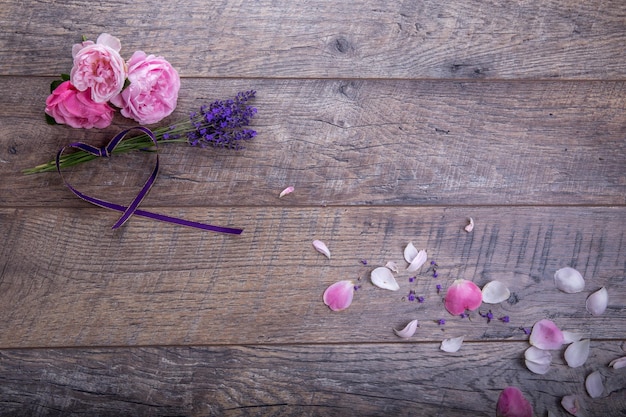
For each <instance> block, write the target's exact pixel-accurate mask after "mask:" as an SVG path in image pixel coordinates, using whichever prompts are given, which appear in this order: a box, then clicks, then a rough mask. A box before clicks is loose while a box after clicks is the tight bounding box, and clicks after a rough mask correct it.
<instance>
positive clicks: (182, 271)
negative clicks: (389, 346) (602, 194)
mask: <svg viewBox="0 0 626 417" xmlns="http://www.w3.org/2000/svg"><path fill="white" fill-rule="evenodd" d="M0 213H1V218H0V220H1V222H2V224H3V225H4V227H3V228H2V229H0V230H2V233H3V234H2V235H0V240H2V241H4V242H11V243H12V244H11V245H9V246H5V247H4V248H3V249H2V250H1V251H0V259H2V261H3V262H2V264H1V265H2V267H1V268H0V305H2V310H3V312H4V313H3V320H2V321H1V322H0V347H3V348H11V347H52V346H125V345H186V344H236V345H239V344H254V343H270V344H273V343H294V342H296V341H297V342H298V343H327V342H333V343H356V342H394V341H395V342H398V341H399V340H398V339H397V338H396V336H395V335H394V334H393V332H392V328H394V327H395V328H400V327H402V326H404V325H405V324H406V323H407V322H408V321H410V320H412V319H415V318H417V319H419V320H420V322H421V327H420V330H419V332H418V335H417V336H416V338H415V339H414V340H415V341H440V340H442V339H443V338H445V337H451V336H459V335H461V334H464V335H466V337H467V340H481V341H489V340H493V341H495V340H503V339H505V340H522V339H525V338H526V336H525V334H524V332H523V331H522V330H520V327H531V326H532V325H533V324H534V323H535V322H536V321H537V320H540V319H543V318H550V319H552V320H554V321H555V322H557V323H558V324H559V326H561V327H562V328H564V329H567V330H572V331H581V332H583V333H584V334H586V335H588V336H589V337H592V338H593V339H596V340H599V339H622V338H623V337H624V334H626V327H625V326H626V320H625V319H626V309H625V306H624V300H626V287H625V286H624V283H625V277H624V270H625V265H626V251H625V248H626V245H625V244H624V242H625V240H626V236H624V228H623V223H624V219H626V209H625V208H623V207H619V208H617V207H615V208H563V207H538V208H534V207H529V208H513V207H510V208H507V209H506V210H505V211H503V209H502V208H497V207H496V208H478V207H473V208H472V207H444V208H419V207H413V208H409V207H396V208H393V209H390V208H387V207H383V208H376V207H372V208H365V207H358V208H351V207H328V208H317V209H305V208H297V209H293V208H283V209H280V208H276V209H269V208H259V209H252V208H246V209H212V208H199V209H184V210H183V209H178V210H174V211H169V212H166V213H164V214H172V215H177V216H182V217H184V218H187V219H190V220H197V221H205V222H211V223H213V224H219V225H230V226H240V227H243V228H245V231H244V233H243V234H242V235H240V236H236V237H233V236H223V235H218V234H211V233H206V232H198V231H195V230H193V229H185V228H182V227H176V226H170V225H163V224H159V223H155V222H152V221H148V220H141V219H133V220H132V221H131V222H130V223H129V224H128V225H127V226H125V227H124V229H122V230H119V231H111V230H110V229H109V227H110V225H111V224H113V223H114V221H115V219H116V217H115V214H111V213H108V212H106V211H104V210H102V209H98V208H93V209H55V210H52V209H45V208H44V209H13V210H2V211H1V212H0ZM390 213H393V215H391V214H390ZM467 216H472V217H473V218H474V220H475V223H476V227H475V229H474V231H473V232H472V233H466V232H465V231H464V230H463V227H464V226H465V224H466V218H467ZM313 239H321V240H323V241H325V242H326V243H327V245H328V246H329V248H330V250H331V254H332V256H331V259H330V260H328V259H326V258H325V257H324V256H322V255H321V254H319V253H317V252H316V251H315V250H314V249H313V247H312V245H311V242H312V240H313ZM409 241H413V242H414V244H415V245H416V246H417V247H419V248H424V249H427V250H428V253H429V255H430V259H433V260H436V262H437V263H438V264H439V269H438V274H439V277H438V278H437V279H434V278H433V277H432V272H431V271H428V270H427V268H423V270H422V271H421V272H420V274H419V275H418V280H417V282H415V283H413V284H411V283H409V277H410V276H411V275H412V274H409V273H407V272H402V273H400V274H399V275H398V280H399V282H400V285H401V290H400V291H398V292H391V291H384V290H381V289H378V288H376V287H374V286H373V285H371V284H370V283H369V273H370V271H371V270H372V269H373V268H375V267H376V266H381V265H384V264H385V263H387V262H388V261H395V262H398V263H399V264H400V265H401V266H402V265H406V264H405V262H404V260H403V255H402V253H403V249H404V246H405V245H406V244H407V243H408V242H409ZM361 259H366V260H367V261H368V265H363V264H362V263H361V262H360V260H361ZM564 266H572V267H575V268H577V269H579V270H580V272H581V273H582V274H583V275H584V276H585V277H586V279H587V284H586V288H585V291H583V292H581V293H578V294H565V293H561V292H559V291H558V290H556V289H555V286H554V281H553V275H554V272H555V271H556V270H557V269H559V268H561V267H564ZM359 278H360V281H359ZM457 278H465V279H470V280H472V281H474V282H476V284H478V285H480V286H482V285H484V284H485V283H487V282H488V281H491V280H494V279H497V280H501V281H503V282H505V283H507V285H508V286H509V287H510V289H511V291H512V293H513V295H512V297H511V298H510V299H509V300H508V302H504V303H502V304H501V305H494V306H488V305H484V306H483V307H482V308H481V311H482V312H483V313H486V312H487V310H488V309H492V311H493V314H494V315H495V317H496V318H499V317H502V316H504V315H508V316H510V317H511V322H510V323H508V324H505V323H502V322H500V321H498V320H494V321H493V322H491V323H487V322H486V320H485V319H483V318H481V317H480V316H479V315H478V314H477V313H473V314H472V317H471V319H469V320H468V319H461V318H459V317H452V316H450V315H449V314H448V313H447V312H446V311H445V309H444V307H443V304H442V302H441V299H442V296H443V294H437V290H436V284H438V283H439V284H442V286H443V288H444V289H445V288H447V286H448V285H450V283H451V282H452V281H453V280H455V279H457ZM341 279H352V280H354V282H355V284H357V285H358V284H361V285H362V288H361V289H360V290H358V291H357V293H356V296H355V301H354V303H353V305H352V306H351V307H350V308H349V309H348V310H347V311H344V312H340V313H332V312H330V311H329V310H328V308H327V307H326V306H325V305H324V304H323V303H322V300H321V297H322V293H323V291H324V289H325V288H326V287H327V286H329V285H330V284H332V283H334V282H335V281H338V280H341ZM603 286H604V287H606V288H607V289H608V291H609V294H610V305H609V308H608V310H607V312H606V313H605V314H604V315H602V316H599V317H593V316H590V315H589V313H587V312H586V310H585V300H586V297H587V296H588V295H589V294H590V293H591V292H592V291H595V290H597V289H599V288H601V287H603ZM411 289H413V290H415V291H416V292H417V294H418V295H421V296H423V297H424V298H425V302H424V303H417V302H409V301H406V296H407V295H408V293H409V291H410V290H411ZM440 318H445V319H447V321H448V322H447V324H446V325H445V326H443V327H442V326H439V325H438V324H437V321H438V319H440Z"/></svg>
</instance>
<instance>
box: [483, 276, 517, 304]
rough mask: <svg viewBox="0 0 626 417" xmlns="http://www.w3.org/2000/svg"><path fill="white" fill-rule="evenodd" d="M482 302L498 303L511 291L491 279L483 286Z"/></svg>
mask: <svg viewBox="0 0 626 417" xmlns="http://www.w3.org/2000/svg"><path fill="white" fill-rule="evenodd" d="M482 292H483V302H485V303H487V304H499V303H501V302H503V301H506V300H508V299H509V297H510V296H511V291H509V289H508V288H507V286H506V285H504V283H502V282H500V281H491V282H488V283H486V284H485V285H484V286H483V291H482Z"/></svg>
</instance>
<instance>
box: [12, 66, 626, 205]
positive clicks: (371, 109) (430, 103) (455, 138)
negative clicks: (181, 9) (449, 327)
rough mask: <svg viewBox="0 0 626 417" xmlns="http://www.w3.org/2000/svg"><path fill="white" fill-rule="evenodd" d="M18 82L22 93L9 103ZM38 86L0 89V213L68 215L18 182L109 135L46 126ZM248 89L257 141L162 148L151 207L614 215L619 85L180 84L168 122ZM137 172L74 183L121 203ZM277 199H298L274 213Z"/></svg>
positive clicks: (623, 170) (56, 188)
mask: <svg viewBox="0 0 626 417" xmlns="http://www.w3.org/2000/svg"><path fill="white" fill-rule="evenodd" d="M17 82H22V83H23V84H24V88H23V89H22V90H20V92H11V91H12V89H11V88H10V86H11V85H13V84H15V83H17ZM48 82H49V79H36V80H32V79H21V80H20V79H16V78H4V79H0V88H2V90H3V91H9V94H7V95H2V97H0V113H1V114H3V117H2V123H0V177H1V178H2V181H1V182H0V205H2V206H4V207H12V206H16V205H17V206H22V205H26V204H28V205H46V206H49V205H51V206H59V205H63V206H67V205H74V206H76V205H80V204H81V202H78V201H76V199H75V198H74V197H73V195H71V193H69V192H68V191H67V190H65V189H64V187H63V185H62V182H61V181H60V179H59V178H58V176H57V175H56V174H54V173H52V174H46V175H40V176H23V175H22V174H21V173H20V171H21V170H22V169H25V168H28V167H32V166H34V165H37V164H39V163H43V162H45V161H48V160H50V159H51V158H53V157H54V155H55V153H56V151H57V150H58V148H59V147H60V146H62V145H65V144H67V143H69V142H70V141H76V140H82V141H87V142H90V143H94V144H104V143H106V140H108V138H110V137H112V136H113V135H114V134H115V133H116V132H117V131H119V129H121V125H120V124H117V125H116V126H115V127H112V128H110V129H106V130H104V131H84V130H77V129H71V128H66V127H62V126H47V125H46V124H44V122H43V120H42V119H41V114H42V108H43V103H44V101H45V97H46V95H47V91H48V90H47V83H48ZM250 88H256V89H257V90H258V98H257V99H256V101H255V105H256V106H257V107H258V109H259V114H258V117H257V119H256V121H255V122H254V127H255V128H256V129H257V130H258V132H259V136H258V137H257V138H255V140H254V141H253V142H251V143H249V144H248V147H247V149H245V150H244V151H241V152H233V151H227V150H214V149H207V150H200V149H189V148H187V147H186V146H184V145H172V146H170V147H167V148H164V149H163V157H162V159H161V166H162V170H161V176H160V178H159V179H158V181H157V186H156V187H155V189H154V191H153V192H152V194H151V195H150V196H149V199H148V202H149V204H150V205H153V206H167V205H171V204H172V201H176V205H180V206H205V205H220V206H241V205H255V206H277V205H280V206H284V205H319V204H329V205H333V204H334V205H338V204H350V205H363V204H367V205H398V204H399V205H415V204H420V205H423V204H428V205H456V204H468V205H474V204H497V205H502V204H504V205H508V204H524V205H528V204H538V205H545V204H562V205H581V204H597V205H602V204H608V205H613V204H624V203H626V141H625V140H624V138H625V137H626V123H624V121H625V119H624V115H625V113H624V108H625V106H626V102H625V100H626V99H625V97H626V84H625V83H624V82H533V83H527V82H510V83H509V82H494V83H486V82H469V83H457V82H430V81H346V80H343V81H336V80H312V81H306V80H228V81H224V80H203V79H187V80H184V81H183V91H182V92H181V98H180V103H179V106H178V110H177V112H176V116H173V117H172V119H179V118H181V117H185V114H186V111H187V110H189V109H193V108H196V107H197V106H199V105H200V104H201V103H202V102H203V101H212V100H214V99H217V98H224V97H229V96H232V95H234V94H236V92H237V91H238V90H245V89H250ZM25 97H26V99H25ZM164 125H166V123H164ZM126 126H128V125H126ZM149 163H150V161H149V156H146V155H143V156H138V157H136V158H135V159H130V160H128V159H123V160H121V161H119V162H118V164H119V165H116V164H111V165H108V167H109V168H110V169H112V170H114V172H113V173H109V172H107V171H106V170H107V169H109V168H103V169H102V170H100V166H99V165H98V164H90V165H89V166H87V167H85V168H84V171H83V173H82V175H81V176H80V177H78V178H73V179H72V181H73V184H74V185H76V186H77V187H78V188H79V189H81V190H84V191H85V192H91V193H93V194H94V195H99V196H103V197H104V196H109V197H110V198H112V199H113V200H118V201H129V200H130V199H131V198H132V195H133V193H135V192H136V190H137V187H138V186H140V185H141V184H142V183H143V181H144V180H145V177H146V176H147V175H148V173H149V168H148V167H147V166H146V164H149ZM287 185H295V186H296V192H295V193H294V194H292V195H291V196H290V197H289V198H285V199H281V200H278V198H277V196H278V193H279V192H280V191H281V190H282V189H283V188H284V187H286V186H287ZM216 193H219V198H217V199H216V198H215V195H216Z"/></svg>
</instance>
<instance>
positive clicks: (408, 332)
mask: <svg viewBox="0 0 626 417" xmlns="http://www.w3.org/2000/svg"><path fill="white" fill-rule="evenodd" d="M417 326H418V322H417V320H412V321H410V322H409V324H407V325H406V326H405V327H404V329H402V330H396V329H393V331H394V333H395V334H396V336H398V337H402V338H403V339H407V338H409V337H411V336H413V335H414V334H415V332H416V331H417Z"/></svg>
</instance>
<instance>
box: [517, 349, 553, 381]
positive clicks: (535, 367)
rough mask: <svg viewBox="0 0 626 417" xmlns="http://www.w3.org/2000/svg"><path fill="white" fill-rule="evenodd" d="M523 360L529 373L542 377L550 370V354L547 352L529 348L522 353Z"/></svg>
mask: <svg viewBox="0 0 626 417" xmlns="http://www.w3.org/2000/svg"><path fill="white" fill-rule="evenodd" d="M524 359H525V363H526V367H527V368H528V370H529V371H531V372H534V373H536V374H539V375H543V374H545V373H546V372H548V370H549V369H550V364H551V363H552V354H551V353H550V352H548V351H547V350H541V349H539V348H537V347H535V346H531V347H529V348H528V349H526V351H525V352H524Z"/></svg>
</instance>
